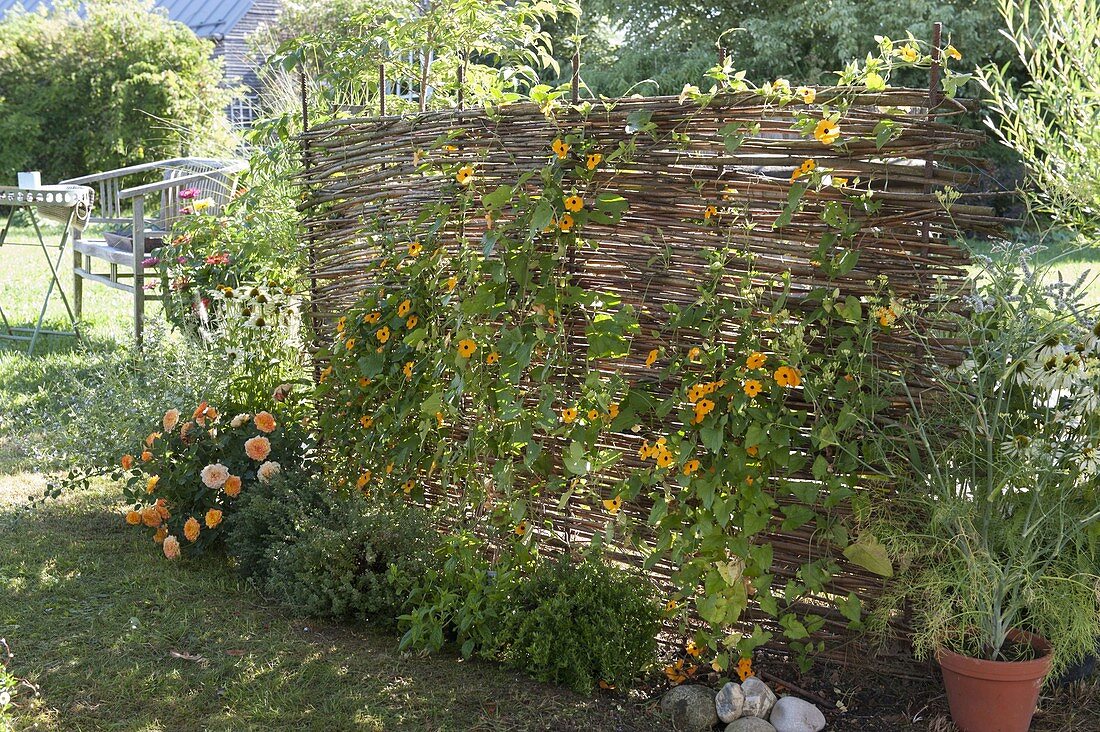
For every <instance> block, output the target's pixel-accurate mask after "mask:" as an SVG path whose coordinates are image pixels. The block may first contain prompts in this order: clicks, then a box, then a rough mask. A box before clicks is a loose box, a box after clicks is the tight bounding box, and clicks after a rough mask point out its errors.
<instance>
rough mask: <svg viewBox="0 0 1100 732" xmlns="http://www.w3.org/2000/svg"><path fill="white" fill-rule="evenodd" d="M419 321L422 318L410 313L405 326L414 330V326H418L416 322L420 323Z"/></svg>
mask: <svg viewBox="0 0 1100 732" xmlns="http://www.w3.org/2000/svg"><path fill="white" fill-rule="evenodd" d="M419 322H420V318H418V317H416V316H415V315H410V316H409V319H408V320H406V321H405V327H406V328H408V329H409V330H412V329H413V328H415V327H416V324H417V323H419Z"/></svg>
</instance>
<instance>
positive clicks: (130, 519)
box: [126, 510, 141, 526]
mask: <svg viewBox="0 0 1100 732" xmlns="http://www.w3.org/2000/svg"><path fill="white" fill-rule="evenodd" d="M126 523H128V524H130V525H131V526H137V525H138V524H140V523H141V514H140V513H138V512H137V511H132V510H131V511H127V512H126Z"/></svg>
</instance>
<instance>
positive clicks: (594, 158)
mask: <svg viewBox="0 0 1100 732" xmlns="http://www.w3.org/2000/svg"><path fill="white" fill-rule="evenodd" d="M602 160H603V155H600V154H599V153H592V154H591V155H589V156H588V160H587V161H586V162H585V165H586V166H588V169H589V170H595V169H596V166H597V165H599V164H600V162H601V161H602Z"/></svg>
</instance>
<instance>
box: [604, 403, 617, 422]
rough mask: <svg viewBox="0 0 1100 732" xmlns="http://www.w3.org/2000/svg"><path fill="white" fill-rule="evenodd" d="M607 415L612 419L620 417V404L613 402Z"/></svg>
mask: <svg viewBox="0 0 1100 732" xmlns="http://www.w3.org/2000/svg"><path fill="white" fill-rule="evenodd" d="M607 416H608V417H611V419H615V418H616V417H618V416H619V405H618V404H612V405H611V406H610V407H608V408H607Z"/></svg>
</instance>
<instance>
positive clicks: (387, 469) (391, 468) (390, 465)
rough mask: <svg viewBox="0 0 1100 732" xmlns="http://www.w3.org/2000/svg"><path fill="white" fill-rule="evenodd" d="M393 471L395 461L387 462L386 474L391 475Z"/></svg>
mask: <svg viewBox="0 0 1100 732" xmlns="http://www.w3.org/2000/svg"><path fill="white" fill-rule="evenodd" d="M392 472H393V463H386V475H389V474H391V473H392Z"/></svg>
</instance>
